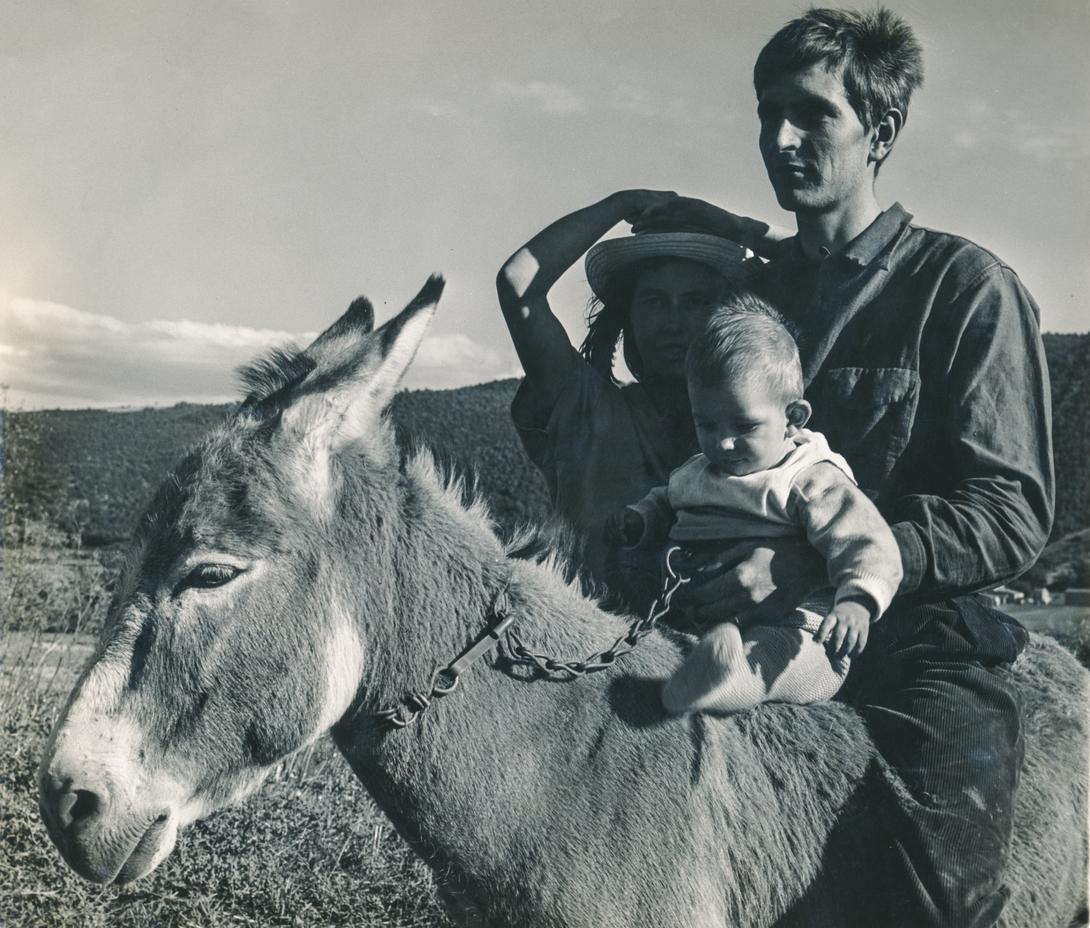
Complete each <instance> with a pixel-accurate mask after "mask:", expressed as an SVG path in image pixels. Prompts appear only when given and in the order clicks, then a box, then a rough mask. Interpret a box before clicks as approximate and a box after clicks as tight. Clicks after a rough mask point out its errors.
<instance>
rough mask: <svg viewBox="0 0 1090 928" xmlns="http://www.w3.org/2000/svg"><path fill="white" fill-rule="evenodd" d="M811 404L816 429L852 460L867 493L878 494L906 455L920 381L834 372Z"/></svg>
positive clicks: (870, 371)
mask: <svg viewBox="0 0 1090 928" xmlns="http://www.w3.org/2000/svg"><path fill="white" fill-rule="evenodd" d="M807 398H808V399H809V400H810V402H811V403H812V404H813V407H814V418H813V423H814V428H815V429H816V430H818V431H820V432H823V433H824V434H825V437H826V438H827V439H828V441H829V445H830V446H831V447H832V449H833V450H834V451H837V452H839V453H840V454H842V455H844V457H845V458H847V460H848V463H849V464H850V465H851V467H852V470H853V471H854V472H855V479H856V480H857V481H858V483H859V486H860V487H862V488H863V489H864V490H870V491H872V493H873V492H875V491H877V490H878V488H879V487H881V486H882V484H883V483H885V480H886V478H887V477H888V476H889V473H890V471H891V470H892V469H893V465H894V464H896V462H897V459H898V458H899V457H900V456H901V454H902V452H903V451H904V450H905V446H906V445H907V444H908V439H909V436H910V435H911V432H912V423H913V420H914V419H915V416H916V407H917V404H918V403H919V398H920V375H919V374H918V373H917V372H916V371H914V370H909V369H908V368H904V367H833V368H829V369H827V370H824V371H822V372H821V373H820V374H818V376H817V377H816V378H815V379H814V382H813V383H812V384H811V386H810V389H809V390H808V391H807Z"/></svg>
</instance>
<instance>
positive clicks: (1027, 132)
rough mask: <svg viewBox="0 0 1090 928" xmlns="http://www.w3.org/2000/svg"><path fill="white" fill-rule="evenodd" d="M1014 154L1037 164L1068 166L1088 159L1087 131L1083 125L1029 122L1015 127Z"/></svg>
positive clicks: (1089, 136) (1089, 137) (1088, 138)
mask: <svg viewBox="0 0 1090 928" xmlns="http://www.w3.org/2000/svg"><path fill="white" fill-rule="evenodd" d="M1013 144H1014V148H1015V150H1016V151H1019V152H1021V153H1022V154H1023V155H1026V156H1028V157H1030V158H1032V159H1033V160H1034V161H1036V162H1038V163H1039V164H1053V163H1072V162H1077V161H1086V160H1087V159H1090V132H1087V130H1086V128H1085V127H1083V126H1050V127H1049V128H1047V129H1045V128H1042V127H1040V126H1038V125H1034V124H1033V123H1022V124H1020V125H1018V126H1016V127H1015V131H1014V135H1013Z"/></svg>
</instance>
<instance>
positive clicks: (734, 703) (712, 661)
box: [662, 622, 767, 715]
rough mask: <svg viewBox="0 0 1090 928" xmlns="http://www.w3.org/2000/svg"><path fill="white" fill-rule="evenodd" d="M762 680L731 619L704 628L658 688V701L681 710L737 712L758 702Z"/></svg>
mask: <svg viewBox="0 0 1090 928" xmlns="http://www.w3.org/2000/svg"><path fill="white" fill-rule="evenodd" d="M766 694H767V689H766V687H765V684H764V680H763V679H762V678H761V676H760V674H759V673H754V672H753V670H752V669H751V668H750V666H749V662H748V661H747V660H746V654H745V647H744V644H743V642H742V633H741V632H740V631H739V630H738V626H737V625H735V624H734V623H733V622H724V623H723V624H722V625H718V626H716V627H715V628H713V629H712V630H711V631H710V632H708V633H707V634H706V635H705V636H704V637H703V638H701V639H700V641H698V642H697V643H696V646H695V647H694V648H693V650H692V651H690V652H689V654H688V655H686V657H685V660H684V661H682V663H681V666H680V667H678V669H677V670H676V671H674V675H673V676H672V677H670V679H669V680H667V681H666V683H665V685H664V686H663V688H662V704H663V705H664V706H665V707H666V710H667V711H668V712H670V713H671V714H673V715H681V714H682V713H684V712H739V711H741V710H743V709H750V708H752V707H753V706H756V705H758V704H759V703H761V702H762V701H763V700H764V698H765V696H766Z"/></svg>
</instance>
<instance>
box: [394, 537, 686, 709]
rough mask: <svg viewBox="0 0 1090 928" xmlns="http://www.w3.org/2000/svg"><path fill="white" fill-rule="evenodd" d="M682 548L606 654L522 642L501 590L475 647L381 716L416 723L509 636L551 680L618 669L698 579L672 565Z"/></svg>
mask: <svg viewBox="0 0 1090 928" xmlns="http://www.w3.org/2000/svg"><path fill="white" fill-rule="evenodd" d="M678 550H680V549H678V548H677V547H673V548H671V549H670V550H669V551H667V552H666V579H665V580H664V581H663V587H662V592H661V593H660V594H659V595H658V596H657V597H655V601H654V602H653V603H651V608H650V609H648V610H647V615H646V616H644V617H643V618H641V619H636V620H635V621H634V622H633V623H632V624H631V625H630V626H629V627H628V631H627V632H626V633H625V634H623V635H621V637H619V638H618V639H617V640H616V641H614V642H613V644H611V645H610V646H609V647H608V648H606V649H605V650H604V651H599V652H598V653H597V654H592V655H590V657H588V658H586V659H585V660H581V661H576V660H558V659H557V658H554V657H549V656H548V655H547V654H537V653H535V652H534V651H531V650H530V649H529V648H527V647H526V645H525V644H523V642H522V639H521V638H519V636H518V635H517V634H516V633H515V632H514V630H513V629H511V628H510V625H511V623H512V622H513V621H514V616H513V615H511V614H510V611H509V606H508V601H507V591H506V590H501V591H500V592H499V593H498V594H497V596H496V601H495V602H494V603H493V606H492V610H491V612H492V616H493V618H494V621H493V622H492V624H491V625H490V626H489V627H488V628H487V629H485V632H484V634H482V635H481V636H480V638H478V639H477V641H475V642H474V643H473V644H472V645H470V647H468V648H467V649H466V650H465V651H463V652H462V653H461V654H460V655H459V656H458V657H457V658H456V659H455V660H453V661H451V663H449V664H447V665H446V666H445V667H437V668H436V669H435V670H434V671H433V672H432V675H431V681H430V682H429V683H428V689H427V691H426V692H421V693H410V694H409V695H408V696H406V697H405V699H404V700H403V701H402V702H401V703H400V704H399V705H397V706H394V707H393V708H392V709H383V710H382V711H381V712H377V713H376V716H377V717H378V718H379V719H381V720H382V721H384V722H386V723H387V724H388V725H390V726H392V727H393V728H407V727H408V726H409V725H411V724H412V723H413V722H415V721H416V720H417V719H418V718H419V717H420V715H421V714H422V713H423V712H424V710H426V709H427V708H428V706H430V705H431V704H432V701H433V700H435V699H439V698H441V697H443V696H446V695H448V694H450V693H453V692H454V691H455V690H456V689H458V681H459V680H460V679H461V676H462V674H463V673H464V672H465V671H466V670H468V669H469V667H470V666H471V665H472V664H473V662H474V661H475V660H477V658H479V657H480V656H481V655H482V654H484V653H485V652H487V651H489V650H491V649H492V648H493V647H495V646H496V644H497V643H498V642H499V640H500V636H501V635H502V636H503V637H504V641H505V643H506V647H507V651H508V652H509V655H508V656H509V659H510V660H511V662H512V663H515V664H529V665H532V666H534V667H536V668H537V669H538V671H539V672H540V673H541V674H542V675H543V676H546V677H552V678H554V679H555V678H559V679H561V680H574V679H575V678H576V677H581V676H583V675H585V674H588V673H594V672H595V671H598V670H605V669H606V668H607V667H612V666H613V664H614V663H615V662H616V660H617V658H618V657H623V656H624V655H625V654H628V653H629V652H630V651H632V650H633V649H634V648H635V647H636V645H637V644H639V643H640V640H641V639H643V638H645V637H646V636H647V635H648V634H650V632H651V630H652V629H653V628H654V627H655V624H656V623H657V622H658V620H659V619H661V618H662V617H663V616H664V615H666V613H668V612H669V611H670V600H671V599H673V597H674V594H675V593H676V592H677V591H678V590H679V589H680V588H681V587H682V586H684V585H685V584H686V583H688V582H689V581H690V580H691V579H692V578H691V577H686V576H683V575H682V574H679V573H678V572H677V571H676V570H675V569H674V565H673V562H672V559H673V556H674V554H675V553H676V552H677V551H678Z"/></svg>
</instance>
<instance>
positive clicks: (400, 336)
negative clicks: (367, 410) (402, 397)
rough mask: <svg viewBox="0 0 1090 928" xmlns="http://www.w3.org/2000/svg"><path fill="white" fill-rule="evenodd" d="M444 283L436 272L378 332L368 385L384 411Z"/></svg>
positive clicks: (380, 408) (366, 378)
mask: <svg viewBox="0 0 1090 928" xmlns="http://www.w3.org/2000/svg"><path fill="white" fill-rule="evenodd" d="M444 286H445V281H444V280H443V278H442V277H441V276H439V275H438V274H432V275H431V277H429V278H428V280H427V283H425V284H424V286H423V287H421V289H420V292H419V293H418V294H417V295H416V296H414V297H413V298H412V300H411V301H410V303H409V305H408V306H406V307H405V308H404V309H403V310H401V312H400V313H398V314H397V315H396V316H394V318H393V319H391V320H390V321H389V322H387V323H386V324H385V325H383V326H382V327H381V328H380V329H379V330H378V331H377V332H375V334H374V338H375V339H376V341H377V342H378V349H377V353H376V355H377V356H376V363H375V364H374V365H373V366H372V365H368V368H369V369H368V371H367V374H366V377H365V386H366V389H367V393H368V395H369V397H370V399H371V402H372V403H373V404H374V405H376V406H377V407H378V409H377V412H379V413H381V412H382V410H383V409H384V408H385V407H386V405H387V403H389V402H390V400H391V399H393V396H394V391H395V390H396V389H397V385H398V384H399V383H400V382H401V378H402V376H404V374H405V369H406V368H407V367H408V366H409V363H410V362H411V361H412V359H413V358H414V357H415V356H416V349H417V348H419V347H420V343H421V342H422V341H423V340H424V333H425V332H427V330H428V326H429V325H430V324H431V317H432V316H433V315H434V314H435V307H436V306H437V305H438V303H439V297H440V296H442V295H443V287H444Z"/></svg>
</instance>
